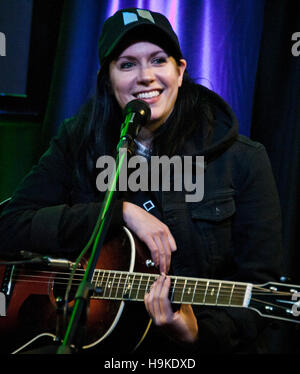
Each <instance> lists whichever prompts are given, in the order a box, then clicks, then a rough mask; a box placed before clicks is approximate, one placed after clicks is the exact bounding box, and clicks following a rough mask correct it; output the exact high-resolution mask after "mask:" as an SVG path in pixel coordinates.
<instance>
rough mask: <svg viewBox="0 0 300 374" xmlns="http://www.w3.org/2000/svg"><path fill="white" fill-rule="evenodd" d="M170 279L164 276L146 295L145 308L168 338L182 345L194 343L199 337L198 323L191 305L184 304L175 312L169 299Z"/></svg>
mask: <svg viewBox="0 0 300 374" xmlns="http://www.w3.org/2000/svg"><path fill="white" fill-rule="evenodd" d="M170 285H171V279H170V277H167V276H166V275H165V274H162V275H161V276H160V277H159V278H158V279H157V280H156V282H154V283H153V285H152V286H151V289H150V292H149V293H147V294H146V295H145V298H144V302H145V307H146V310H147V312H148V313H149V315H150V316H151V318H152V320H153V322H154V323H155V324H156V325H157V326H161V327H162V328H163V329H164V331H165V332H166V333H167V335H168V336H170V337H171V338H173V339H174V340H176V341H178V342H181V343H194V342H195V341H196V340H197V337H198V323H197V319H196V317H195V315H194V312H193V309H192V307H191V305H189V304H182V305H181V307H180V309H179V310H178V311H177V312H175V313H174V312H173V310H172V307H171V303H170V300H169V298H168V295H169V290H170Z"/></svg>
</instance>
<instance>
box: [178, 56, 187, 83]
mask: <svg viewBox="0 0 300 374" xmlns="http://www.w3.org/2000/svg"><path fill="white" fill-rule="evenodd" d="M186 66H187V62H186V60H184V59H183V58H182V59H181V60H179V64H177V67H178V87H181V85H182V80H183V74H184V72H185V69H186Z"/></svg>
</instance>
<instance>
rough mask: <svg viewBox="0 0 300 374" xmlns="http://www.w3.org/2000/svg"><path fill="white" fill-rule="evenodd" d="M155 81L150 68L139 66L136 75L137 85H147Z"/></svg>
mask: <svg viewBox="0 0 300 374" xmlns="http://www.w3.org/2000/svg"><path fill="white" fill-rule="evenodd" d="M154 80H155V74H154V71H153V68H152V67H151V66H148V65H147V66H140V69H139V73H138V83H140V84H144V85H149V84H150V83H152V82H153V81H154Z"/></svg>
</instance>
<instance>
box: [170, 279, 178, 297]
mask: <svg viewBox="0 0 300 374" xmlns="http://www.w3.org/2000/svg"><path fill="white" fill-rule="evenodd" d="M176 282H177V278H175V282H174V284H173V287H172V293H171V297H170V300H171V302H173V301H174V292H175V288H176Z"/></svg>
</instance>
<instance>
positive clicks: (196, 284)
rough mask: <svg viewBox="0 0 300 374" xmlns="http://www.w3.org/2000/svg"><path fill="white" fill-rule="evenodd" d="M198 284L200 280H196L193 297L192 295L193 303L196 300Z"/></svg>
mask: <svg viewBox="0 0 300 374" xmlns="http://www.w3.org/2000/svg"><path fill="white" fill-rule="evenodd" d="M197 286H198V281H196V283H195V287H194V292H193V297H192V303H194V300H195V294H196V289H197Z"/></svg>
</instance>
